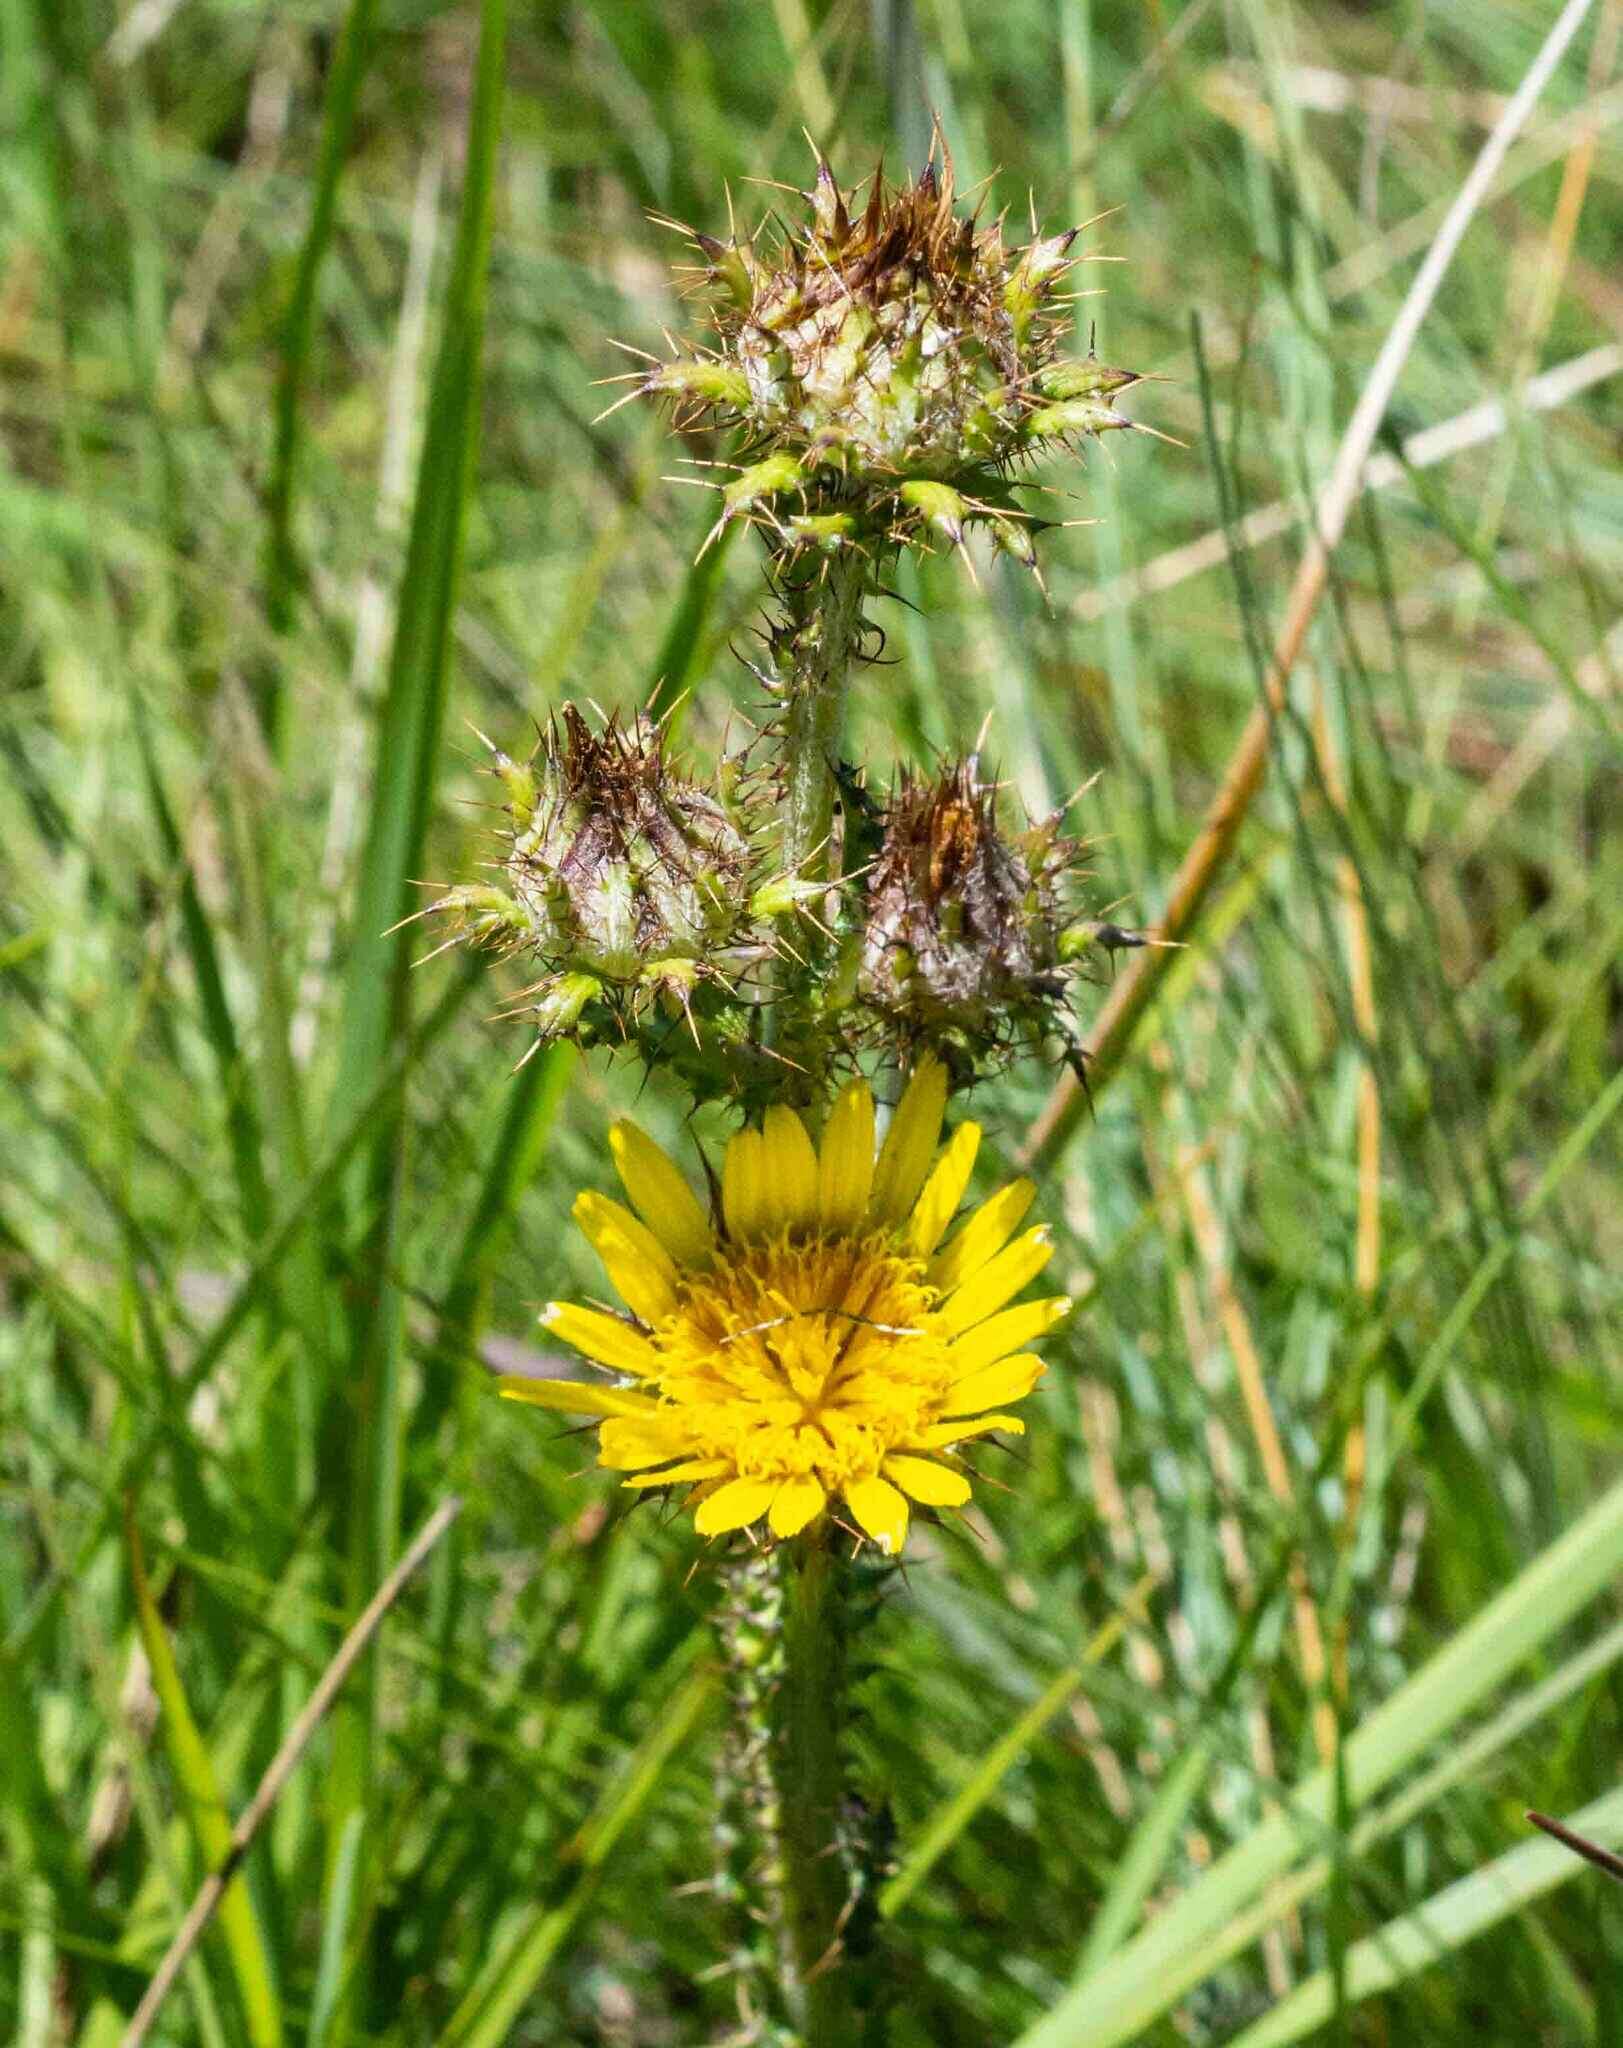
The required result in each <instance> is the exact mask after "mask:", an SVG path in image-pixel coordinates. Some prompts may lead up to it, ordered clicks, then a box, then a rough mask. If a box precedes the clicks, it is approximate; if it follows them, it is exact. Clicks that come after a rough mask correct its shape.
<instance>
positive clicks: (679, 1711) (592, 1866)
mask: <svg viewBox="0 0 1623 2048" xmlns="http://www.w3.org/2000/svg"><path fill="white" fill-rule="evenodd" d="M715 1696H716V1675H715V1672H714V1671H713V1670H711V1669H710V1667H709V1666H708V1665H705V1666H703V1667H701V1668H700V1669H699V1670H697V1671H694V1672H691V1673H690V1674H689V1676H688V1677H687V1679H686V1680H685V1681H684V1683H683V1684H682V1685H681V1686H680V1687H679V1688H678V1690H677V1692H676V1695H675V1697H674V1698H673V1699H672V1700H671V1701H670V1703H669V1704H668V1705H667V1706H666V1708H665V1710H664V1712H663V1713H661V1714H660V1715H658V1716H657V1717H656V1719H655V1721H654V1724H653V1726H652V1727H651V1728H650V1729H649V1730H648V1733H647V1734H646V1735H645V1736H644V1737H643V1740H642V1742H641V1744H640V1745H639V1747H638V1749H637V1751H636V1753H635V1754H634V1755H633V1756H632V1758H631V1759H630V1761H629V1763H628V1764H627V1766H626V1769H625V1771H624V1772H623V1774H622V1775H621V1777H620V1778H619V1779H618V1781H617V1782H616V1783H614V1784H613V1785H611V1786H610V1787H609V1788H608V1790H607V1792H606V1793H605V1794H604V1796H603V1798H602V1799H601V1800H600V1802H599V1804H598V1806H597V1809H596V1811H595V1812H594V1813H593V1814H592V1816H591V1818H590V1819H589V1820H588V1821H587V1823H586V1825H585V1826H584V1827H583V1828H582V1829H581V1830H580V1832H579V1834H578V1835H577V1836H576V1837H575V1839H574V1841H573V1843H572V1844H571V1845H570V1847H569V1849H568V1851H567V1852H566V1855H565V1859H564V1874H563V1879H562V1882H561V1883H560V1884H559V1885H558V1886H557V1887H556V1892H557V1896H556V1897H555V1898H554V1899H552V1900H548V1901H543V1902H541V1903H538V1904H537V1905H534V1906H532V1907H530V1908H529V1909H528V1911H527V1912H526V1913H525V1914H524V1916H523V1918H522V1919H521V1921H520V1923H519V1926H518V1928H517V1930H516V1931H515V1932H514V1934H513V1935H512V1936H511V1937H510V1939H509V1940H508V1942H507V1945H506V1947H505V1948H503V1950H502V1951H501V1953H500V1954H499V1955H497V1956H494V1957H492V1958H491V1960H490V1962H489V1963H488V1964H487V1965H486V1967H485V1969H484V1970H483V1971H482V1972H481V1973H480V1975H479V1976H478V1977H477V1978H476V1979H475V1980H474V1982H473V1984H472V1985H471V1986H470V1987H469V1990H468V1994H467V1996H466V1998H464V2000H463V2001H462V2003H461V2005H459V2006H458V2007H457V2009H456V2011H455V2012H454V2013H453V2014H452V2016H451V2021H450V2024H449V2025H448V2026H447V2027H446V2029H445V2032H444V2033H443V2034H442V2035H441V2036H440V2044H441V2048H501V2044H502V2043H503V2042H504V2041H505V2040H506V2039H507V2038H508V2035H509V2034H510V2032H511V2031H512V2028H513V2023H514V2022H515V2021H516V2020H517V2018H518V2016H519V2014H520V2013H521V2012H522V2011H523V2009H524V2006H525V2004H526V2002H527V2001H528V1999H529V1998H530V1997H531V1995H532V1994H533V1992H534V1991H535V1988H536V1986H537V1985H538V1984H539V1983H540V1981H541V1979H542V1978H543V1976H545V1974H546V1972H547V1970H548V1969H549V1967H550V1966H551V1964H552V1962H553V1960H554V1958H555V1957H556V1956H557V1954H558V1952H559V1950H560V1949H561V1948H562V1947H563V1945H564V1943H565V1942H566V1941H567V1940H568V1939H569V1936H570V1933H571V1932H572V1930H573V1929H574V1927H575V1924H576V1923H577V1921H578V1920H579V1919H580V1917H581V1915H582V1914H583V1913H584V1912H585V1910H586V1908H587V1907H588V1906H589V1905H590V1904H591V1901H592V1898H593V1896H594V1895H595V1893H596V1891H597V1887H598V1885H599V1883H600V1882H601V1879H602V1874H603V1869H604V1866H605V1864H606V1863H607V1861H608V1859H609V1856H610V1853H611V1852H612V1850H613V1848H614V1845H615V1843H616V1842H618V1841H619V1839H620V1837H621V1836H622V1835H623V1834H624V1833H625V1831H626V1829H627V1828H628V1827H630V1825H631V1824H632V1822H633V1821H634V1820H635V1819H636V1818H637V1816H638V1815H639V1814H640V1813H641V1812H642V1810H643V1808H644V1807H645V1806H646V1805H647V1804H648V1802H649V1800H650V1799H651V1798H652V1797H653V1795H654V1793H655V1792H656V1791H657V1790H658V1788H659V1785H660V1781H661V1780H662V1778H663V1777H664V1775H665V1772H666V1769H667V1768H668V1767H669V1765H670V1764H671V1762H672V1761H673V1759H674V1758H675V1757H676V1756H677V1754H678V1753H679V1752H680V1750H681V1749H682V1747H683V1745H684V1744H685V1743H686V1742H687V1741H688V1740H689V1739H690V1738H691V1736H692V1735H693V1734H694V1732H695V1730H696V1729H697V1728H698V1726H699V1724H700V1722H701V1721H702V1720H703V1719H704V1716H705V1714H706V1713H707V1712H708V1710H709V1708H710V1706H711V1704H712V1703H713V1701H714V1699H715Z"/></svg>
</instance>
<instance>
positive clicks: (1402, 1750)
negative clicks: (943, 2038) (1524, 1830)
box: [1020, 1483, 1623, 2048]
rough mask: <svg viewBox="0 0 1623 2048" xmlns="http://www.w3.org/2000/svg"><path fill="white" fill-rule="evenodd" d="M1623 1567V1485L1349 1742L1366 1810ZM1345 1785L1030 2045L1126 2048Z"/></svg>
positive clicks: (1320, 1778)
mask: <svg viewBox="0 0 1623 2048" xmlns="http://www.w3.org/2000/svg"><path fill="white" fill-rule="evenodd" d="M1620 1566H1623V1483H1619V1484H1617V1485H1615V1486H1614V1487H1613V1488H1612V1489H1611V1490H1610V1492H1608V1493H1606V1494H1604V1495H1603V1496H1602V1498H1601V1499H1600V1500H1599V1501H1597V1502H1596V1503H1595V1505H1594V1506H1593V1507H1592V1508H1591V1509H1590V1510H1589V1512H1588V1514H1586V1515H1585V1516H1584V1517H1583V1519H1582V1520H1581V1521H1579V1522H1577V1523H1575V1524H1574V1525H1573V1527H1572V1528H1570V1529H1569V1530H1567V1532H1566V1533H1565V1534H1564V1535H1563V1536H1561V1537H1560V1538H1558V1539H1557V1541H1556V1542H1555V1543H1553V1544H1551V1546H1550V1547H1549V1549H1548V1550H1546V1551H1545V1552H1544V1553H1543V1555H1542V1556H1540V1557H1538V1558H1536V1559H1535V1560H1534V1561H1533V1563H1531V1564H1530V1565H1528V1566H1527V1567H1526V1569H1525V1570H1524V1571H1522V1572H1521V1573H1520V1574H1519V1576H1518V1577H1517V1578H1516V1579H1515V1580H1513V1581H1512V1583H1511V1584H1510V1585H1509V1586H1507V1587H1506V1588H1505V1590H1504V1592H1503V1593H1501V1594H1500V1595H1499V1597H1498V1598H1497V1599H1496V1600H1494V1601H1492V1602H1490V1604H1489V1605H1488V1606H1487V1607H1485V1608H1484V1609H1483V1610H1482V1611H1481V1612H1480V1613H1479V1614H1478V1615H1477V1617H1476V1619H1475V1620H1474V1621H1472V1622H1470V1623H1468V1624H1467V1625H1466V1626H1465V1627H1464V1628H1462V1629H1461V1630H1460V1631H1459V1633H1458V1634H1457V1635H1455V1636H1454V1637H1453V1639H1452V1640H1451V1641H1450V1642H1449V1643H1447V1644H1446V1645H1445V1646H1444V1648H1443V1649H1441V1650H1440V1651H1438V1653H1437V1654H1436V1656H1434V1657H1433V1658H1432V1659H1431V1661H1430V1663H1428V1664H1426V1665H1425V1666H1423V1667H1422V1669H1421V1670H1419V1671H1418V1672H1416V1673H1415V1675H1414V1677H1413V1678H1411V1679H1410V1680H1409V1681H1408V1682H1407V1683H1406V1684H1404V1685H1402V1686H1400V1687H1399V1688H1398V1690H1397V1691H1396V1692H1395V1693H1394V1694H1393V1695H1392V1697H1391V1698H1390V1699H1389V1700H1388V1701H1387V1702H1386V1704H1385V1705H1384V1706H1382V1707H1379V1708H1377V1709H1376V1711H1375V1712H1374V1713H1373V1714H1371V1715H1370V1716H1369V1717H1368V1719H1367V1720H1365V1722H1364V1723H1363V1725H1362V1726H1361V1727H1360V1728H1359V1729H1358V1731H1357V1733H1356V1734H1354V1735H1353V1736H1352V1738H1351V1739H1350V1740H1349V1742H1348V1743H1347V1745H1346V1751H1345V1765H1344V1768H1345V1771H1346V1781H1347V1796H1348V1799H1349V1800H1350V1802H1351V1803H1352V1805H1353V1806H1354V1807H1355V1808H1356V1807H1357V1806H1359V1805H1362V1804H1363V1802H1364V1801H1366V1800H1368V1799H1370V1798H1372V1797H1373V1796H1374V1795H1375V1794H1376V1793H1377V1792H1379V1791H1380V1790H1381V1788H1382V1787H1383V1786H1384V1785H1387V1784H1389V1783H1390V1782H1391V1781H1392V1779H1393V1778H1395V1777H1396V1776H1397V1774H1398V1773H1399V1772H1400V1771H1402V1770H1404V1769H1405V1768H1406V1767H1407V1766H1408V1765H1409V1764H1411V1763H1412V1762H1414V1761H1415V1759H1416V1758H1417V1757H1419V1756H1420V1755H1421V1754H1422V1753H1423V1752H1424V1751H1425V1750H1426V1749H1428V1748H1429V1747H1430V1746H1431V1744H1432V1743H1434V1742H1436V1741H1438V1740H1440V1739H1441V1738H1442V1737H1444V1736H1445V1735H1448V1734H1449V1733H1451V1732H1452V1731H1453V1730H1454V1729H1456V1728H1458V1727H1459V1725H1460V1723H1461V1722H1462V1721H1463V1720H1464V1718H1465V1716H1466V1715H1467V1714H1468V1713H1469V1712H1470V1711H1471V1709H1472V1708H1473V1707H1474V1706H1475V1705H1476V1704H1477V1703H1478V1702H1479V1701H1480V1700H1482V1699H1483V1698H1484V1697H1485V1696H1486V1695H1487V1694H1488V1693H1489V1692H1491V1691H1492V1689H1493V1688H1494V1687H1495V1686H1496V1685H1498V1684H1500V1683H1501V1682H1502V1681H1503V1680H1504V1679H1505V1678H1506V1677H1508V1676H1509V1674H1510V1673H1511V1672H1512V1671H1514V1670H1515V1669H1516V1667H1517V1666H1518V1665H1519V1664H1521V1663H1522V1662H1523V1661H1524V1660H1525V1659H1526V1658H1527V1657H1529V1656H1530V1655H1531V1654H1532V1653H1533V1652H1534V1651H1535V1650H1536V1649H1538V1648H1539V1647H1540V1645H1541V1644H1543V1643H1546V1642H1548V1641H1549V1639H1550V1637H1551V1636H1553V1635H1554V1634H1556V1633H1557V1631H1559V1630H1560V1629H1562V1628H1564V1627H1565V1626H1566V1624H1567V1623H1568V1622H1569V1621H1570V1620H1571V1619H1572V1617H1573V1616H1574V1615H1575V1614H1577V1613H1579V1612H1580V1611H1581V1610H1582V1609H1583V1608H1584V1607H1585V1606H1586V1605H1587V1604H1588V1603H1589V1601H1591V1600H1592V1599H1593V1598H1594V1597H1595V1596H1596V1594H1598V1593H1599V1592H1601V1591H1602V1590H1603V1589H1604V1588H1605V1587H1607V1586H1608V1585H1609V1584H1610V1583H1611V1582H1612V1580H1613V1579H1614V1578H1615V1576H1616V1574H1617V1572H1618V1570H1619V1568H1620ZM1334 1809H1335V1782H1334V1777H1333V1773H1332V1772H1331V1771H1330V1770H1329V1769H1325V1770H1320V1771H1315V1772H1314V1773H1313V1775H1312V1776H1311V1777H1310V1778H1308V1779H1307V1780H1306V1781H1305V1782H1304V1783H1303V1784H1302V1785H1300V1786H1299V1787H1298V1788H1297V1791H1296V1793H1295V1795H1294V1797H1293V1799H1292V1801H1291V1804H1290V1808H1289V1810H1288V1811H1284V1812H1278V1813H1274V1814H1271V1815H1269V1816H1268V1817H1267V1818H1266V1819H1265V1820H1263V1821H1262V1822H1261V1824H1260V1825H1259V1826H1257V1827H1255V1828H1254V1829H1253V1830H1252V1831H1251V1833H1250V1834H1249V1835H1248V1836H1247V1838H1246V1839H1245V1840H1244V1841H1243V1842H1241V1843H1240V1844H1239V1845H1238V1846H1237V1847H1236V1848H1233V1849H1231V1850H1230V1851H1229V1852H1228V1854H1227V1855H1226V1856H1223V1857H1221V1858H1220V1859H1219V1860H1218V1861H1217V1862H1216V1863H1215V1864H1214V1865H1213V1866H1212V1868H1211V1869H1210V1870H1209V1871H1208V1872H1206V1874H1205V1875H1204V1876H1203V1877H1202V1878H1201V1879H1200V1880H1199V1881H1198V1883H1196V1884H1194V1885H1193V1886H1191V1888H1190V1889H1189V1890H1188V1891H1187V1892H1186V1893H1185V1894H1184V1895H1183V1897H1182V1898H1181V1899H1179V1900H1178V1902H1177V1903H1176V1905H1173V1906H1170V1907H1168V1908H1167V1910H1166V1911H1165V1912H1164V1913H1162V1914H1160V1915H1159V1916H1158V1917H1157V1919H1156V1920H1155V1922H1154V1924H1153V1925H1152V1926H1151V1927H1149V1928H1147V1929H1146V1930H1145V1932H1144V1933H1142V1934H1141V1935H1139V1936H1138V1937H1137V1939H1136V1940H1134V1941H1132V1942H1130V1943H1129V1944H1128V1945H1127V1947H1126V1948H1124V1949H1122V1950H1121V1951H1120V1952H1119V1953H1118V1954H1117V1955H1116V1956H1114V1957H1112V1958H1111V1960H1110V1961H1109V1962H1108V1963H1106V1964H1105V1965H1104V1967H1103V1968H1102V1969H1100V1970H1098V1971H1096V1972H1095V1973H1094V1974H1093V1975H1092V1976H1091V1977H1089V1978H1088V1979H1087V1980H1086V1981H1085V1982H1084V1983H1082V1984H1080V1985H1078V1986H1076V1987H1075V1988H1074V1989H1073V1990H1072V1991H1070V1992H1069V1993H1067V1995H1066V1996H1065V1997H1064V1998H1062V1999H1061V2000H1060V2002H1059V2003H1058V2004H1057V2005H1056V2006H1055V2007H1054V2008H1053V2009H1052V2010H1051V2011H1050V2012H1049V2013H1047V2014H1046V2015H1045V2016H1044V2017H1043V2018H1042V2019H1041V2020H1039V2021H1038V2022H1037V2024H1036V2025H1035V2026H1034V2027H1031V2028H1030V2029H1028V2031H1027V2032H1026V2033H1025V2034H1023V2035H1022V2036H1021V2039H1020V2048H1115V2044H1116V2043H1118V2042H1122V2041H1128V2040H1131V2039H1132V2038H1133V2036H1134V2035H1135V2033H1137V2032H1138V2031H1139V2030H1140V2029H1141V2028H1143V2027H1145V2026H1147V2025H1148V2024H1149V2023H1150V2022H1151V2021H1152V2020H1153V2019H1155V2018H1157V2017H1158V2016H1159V2015H1160V2014H1162V2013H1164V2012H1166V2011H1168V2010H1169V2009H1170V2008H1171V2007H1172V2006H1173V2005H1175V2004H1176V2003H1177V2001H1178V1999H1179V1998H1180V1997H1182V1995H1183V1993H1184V1992H1185V1991H1187V1990H1188V1989H1189V1988H1190V1987H1191V1986H1192V1985H1193V1984H1195V1983H1197V1982H1198V1981H1199V1977H1200V1973H1201V1971H1202V1969H1203V1965H1202V1963H1201V1961H1200V1956H1201V1950H1202V1948H1203V1945H1204V1943H1205V1942H1206V1940H1207V1939H1208V1938H1209V1937H1210V1936H1211V1935H1213V1934H1214V1933H1216V1932H1217V1931H1218V1930H1219V1929H1220V1928H1222V1927H1223V1926H1224V1925H1225V1923H1226V1922H1228V1921H1229V1920H1230V1919H1231V1918H1233V1917H1234V1916H1235V1915H1236V1914H1238V1913H1240V1912H1241V1911H1243V1910H1244V1909H1245V1908H1246V1907H1247V1906H1248V1905H1250V1903H1251V1902H1252V1901H1253V1900H1254V1899H1255V1897H1256V1896H1257V1894H1258V1893H1259V1892H1260V1891H1261V1890H1262V1889H1263V1888H1264V1887H1265V1886H1267V1885H1269V1884H1271V1883H1272V1882H1273V1881H1274V1880H1275V1879H1276V1878H1279V1877H1283V1876H1284V1875H1285V1873H1286V1872H1287V1871H1288V1870H1289V1869H1290V1867H1291V1865H1292V1864H1293V1863H1294V1862H1295V1861H1296V1858H1297V1856H1298V1854H1299V1853H1300V1851H1301V1848H1302V1846H1303V1843H1304V1841H1305V1840H1306V1841H1311V1840H1312V1838H1313V1835H1314V1834H1315V1833H1316V1832H1317V1831H1318V1830H1321V1829H1323V1828H1325V1827H1327V1826H1328V1825H1329V1824H1330V1821H1331V1819H1332V1816H1333V1814H1334Z"/></svg>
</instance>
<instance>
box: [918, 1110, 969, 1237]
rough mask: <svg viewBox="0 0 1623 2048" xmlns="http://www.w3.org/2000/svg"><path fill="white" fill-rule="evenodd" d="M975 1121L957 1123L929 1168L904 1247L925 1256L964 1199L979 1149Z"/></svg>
mask: <svg viewBox="0 0 1623 2048" xmlns="http://www.w3.org/2000/svg"><path fill="white" fill-rule="evenodd" d="M980 1142H981V1127H980V1125H979V1124H960V1125H959V1126H958V1128H957V1130H955V1131H954V1132H953V1134H952V1139H951V1142H950V1143H949V1144H948V1146H947V1148H946V1150H945V1151H944V1152H943V1153H942V1155H941V1157H940V1158H939V1159H938V1160H937V1161H936V1163H935V1165H934V1166H933V1167H932V1168H931V1170H930V1178H929V1179H928V1180H927V1181H926V1182H925V1183H924V1192H923V1194H921V1195H920V1196H919V1199H918V1206H917V1207H916V1208H915V1209H914V1211H913V1214H912V1217H911V1219H910V1220H909V1222H908V1226H907V1248H908V1250H909V1251H910V1252H914V1253H916V1254H917V1256H918V1257H919V1258H921V1259H927V1258H928V1257H929V1256H930V1254H931V1252H933V1251H934V1250H935V1248H936V1246H937V1245H938V1244H939V1243H940V1242H941V1240H942V1238H943V1237H945V1236H946V1234H947V1225H948V1224H949V1223H950V1222H951V1221H952V1219H953V1216H954V1214H955V1213H956V1211H957V1208H958V1204H959V1203H960V1202H961V1201H962V1200H963V1199H964V1189H965V1188H967V1187H968V1186H969V1176H970V1173H971V1171H972V1170H973V1168H974V1165H975V1154H976V1152H977V1151H978V1150H979V1149H980Z"/></svg>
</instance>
